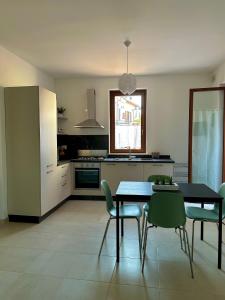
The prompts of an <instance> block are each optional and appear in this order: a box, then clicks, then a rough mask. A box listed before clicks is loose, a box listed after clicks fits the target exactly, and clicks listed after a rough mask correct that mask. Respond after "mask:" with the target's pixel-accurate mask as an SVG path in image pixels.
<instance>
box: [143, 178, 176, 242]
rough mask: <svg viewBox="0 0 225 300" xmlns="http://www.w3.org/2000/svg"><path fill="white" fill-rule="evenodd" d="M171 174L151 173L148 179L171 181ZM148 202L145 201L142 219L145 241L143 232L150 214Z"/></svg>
mask: <svg viewBox="0 0 225 300" xmlns="http://www.w3.org/2000/svg"><path fill="white" fill-rule="evenodd" d="M170 178H171V177H170V176H167V175H150V176H149V177H148V181H149V182H156V181H165V182H168V183H169V182H170ZM148 209H149V207H148V203H145V204H144V205H143V219H142V226H141V227H142V235H141V239H142V241H143V234H144V230H145V226H146V225H147V218H146V216H147V214H148Z"/></svg>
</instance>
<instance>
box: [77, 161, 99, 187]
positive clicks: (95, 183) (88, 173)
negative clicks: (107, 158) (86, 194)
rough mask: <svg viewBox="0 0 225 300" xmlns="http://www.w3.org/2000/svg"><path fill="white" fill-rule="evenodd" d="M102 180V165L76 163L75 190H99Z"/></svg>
mask: <svg viewBox="0 0 225 300" xmlns="http://www.w3.org/2000/svg"><path fill="white" fill-rule="evenodd" d="M100 180H101V168H100V163H96V162H94V163H93V162H76V163H74V188H75V189H85V190H86V189H99V188H100Z"/></svg>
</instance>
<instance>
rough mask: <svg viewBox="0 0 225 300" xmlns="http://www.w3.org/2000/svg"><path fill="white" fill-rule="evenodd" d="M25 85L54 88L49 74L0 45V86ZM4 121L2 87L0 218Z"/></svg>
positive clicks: (2, 213)
mask: <svg viewBox="0 0 225 300" xmlns="http://www.w3.org/2000/svg"><path fill="white" fill-rule="evenodd" d="M25 85H41V86H43V87H45V88H47V89H49V90H51V91H54V90H55V86H54V80H53V79H52V78H51V77H50V76H48V75H47V74H45V73H43V72H42V71H40V70H38V69H37V68H35V67H33V66H32V65H30V64H29V63H27V62H25V61H24V60H22V59H21V58H19V57H17V56H16V55H14V54H12V53H11V52H9V51H8V50H6V49H4V48H2V47H0V86H1V87H6V86H25ZM4 122H5V115H4V99H3V89H0V219H4V218H6V217H7V205H6V174H7V172H6V166H5V161H6V159H5V129H4V124H5V123H4Z"/></svg>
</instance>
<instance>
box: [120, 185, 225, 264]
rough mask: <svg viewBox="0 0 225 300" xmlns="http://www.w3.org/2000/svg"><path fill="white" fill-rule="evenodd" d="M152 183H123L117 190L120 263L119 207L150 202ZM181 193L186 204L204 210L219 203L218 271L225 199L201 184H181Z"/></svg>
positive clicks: (201, 234) (202, 224)
mask: <svg viewBox="0 0 225 300" xmlns="http://www.w3.org/2000/svg"><path fill="white" fill-rule="evenodd" d="M152 186H153V183H152V182H146V181H144V182H142V181H121V182H120V183H119V186H118V188H117V190H116V194H115V202H116V261H117V263H119V261H120V222H119V220H120V218H119V207H120V205H123V204H124V202H136V203H138V202H148V201H151V196H152V195H153V193H155V192H154V191H153V189H152ZM179 191H181V192H182V194H183V197H184V202H185V203H186V202H187V203H198V204H200V205H201V207H202V208H203V207H204V205H205V204H212V203H218V207H219V211H218V263H217V265H218V269H221V264H222V205H223V198H222V197H221V196H220V195H219V194H218V193H216V192H215V191H213V190H212V189H211V188H209V187H208V186H207V185H205V184H200V183H179ZM123 222H124V221H123V219H121V236H123V235H124V224H123ZM200 238H201V240H203V238H204V222H201V229H200Z"/></svg>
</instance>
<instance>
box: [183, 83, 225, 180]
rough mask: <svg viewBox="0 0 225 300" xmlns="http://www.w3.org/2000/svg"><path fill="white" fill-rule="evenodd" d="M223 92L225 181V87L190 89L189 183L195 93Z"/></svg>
mask: <svg viewBox="0 0 225 300" xmlns="http://www.w3.org/2000/svg"><path fill="white" fill-rule="evenodd" d="M207 91H223V104H224V108H223V158H222V159H223V161H222V181H223V182H224V181H225V87H209V88H195V89H190V94H189V136H188V182H189V183H191V182H192V130H193V124H192V123H193V100H194V93H195V92H207Z"/></svg>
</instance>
